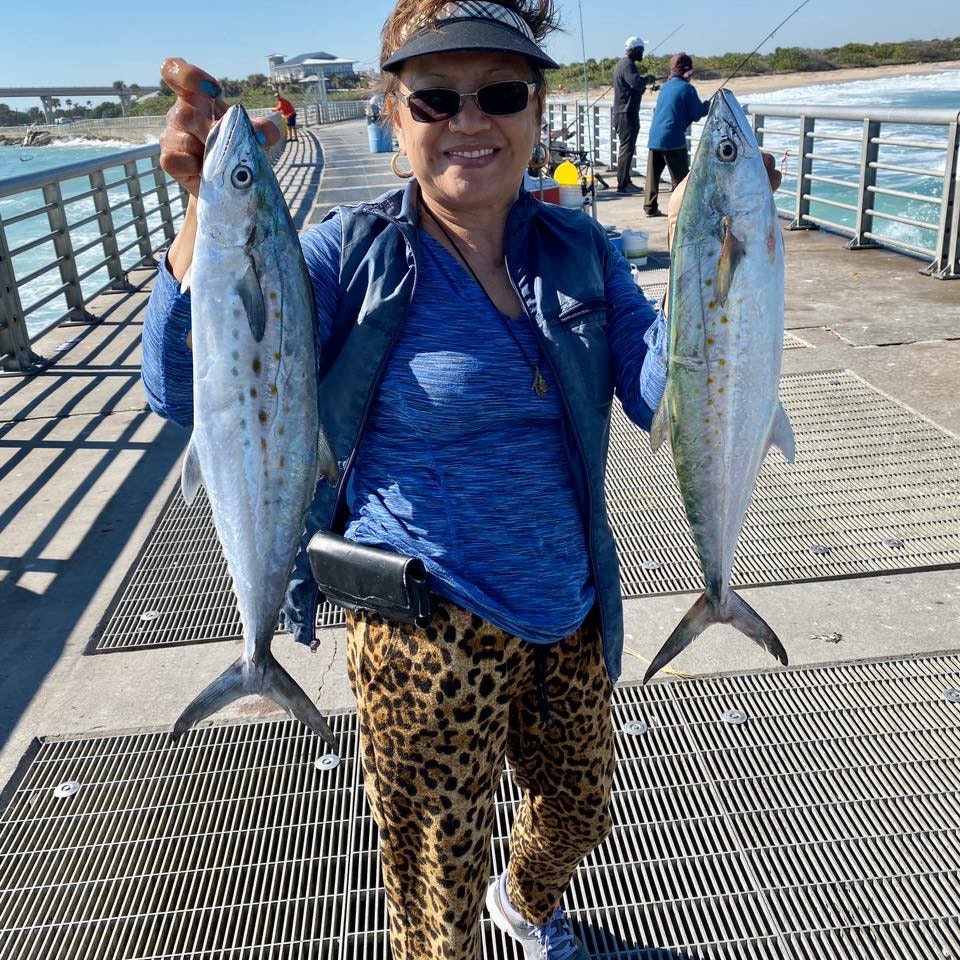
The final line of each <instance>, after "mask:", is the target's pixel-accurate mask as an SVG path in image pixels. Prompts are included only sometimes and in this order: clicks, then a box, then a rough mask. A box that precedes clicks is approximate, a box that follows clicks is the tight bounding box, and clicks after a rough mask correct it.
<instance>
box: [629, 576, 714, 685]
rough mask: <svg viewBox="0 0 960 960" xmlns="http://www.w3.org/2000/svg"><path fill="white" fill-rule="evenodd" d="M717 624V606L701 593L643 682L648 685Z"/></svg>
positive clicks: (662, 648)
mask: <svg viewBox="0 0 960 960" xmlns="http://www.w3.org/2000/svg"><path fill="white" fill-rule="evenodd" d="M717 622H718V620H717V615H716V604H714V602H713V601H712V600H711V599H710V598H709V597H708V596H707V594H706V593H701V594H700V596H699V597H697V599H696V600H695V601H694V603H693V606H692V607H691V608H690V609H689V610H688V611H687V612H686V613H685V614H684V616H683V619H682V620H681V621H680V622H679V623H678V624H677V625H676V627H674V630H673V633H671V634H670V636H669V637H668V638H667V642H666V643H665V644H664V645H663V646H662V647H661V648H660V651H659V652H658V653H657V655H656V656H655V657H654V658H653V662H652V663H651V664H650V666H649V667H648V668H647V672H646V673H645V674H644V676H643V682H644V683H646V682H647V681H648V680H649V679H650V678H651V677H652V676H654V675H655V674H656V673H657V672H658V671H659V670H660V669H661V668H663V667H665V666H666V665H667V664H668V663H669V662H670V661H671V660H672V659H673V658H674V657H675V656H676V655H677V654H678V653H680V652H681V651H683V650H685V649H686V648H687V647H689V646H690V644H691V643H693V641H694V640H696V639H697V637H699V636H700V634H701V633H703V631H704V630H706V629H707V627H709V626H710V624H712V623H717Z"/></svg>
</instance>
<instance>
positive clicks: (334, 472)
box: [317, 425, 340, 487]
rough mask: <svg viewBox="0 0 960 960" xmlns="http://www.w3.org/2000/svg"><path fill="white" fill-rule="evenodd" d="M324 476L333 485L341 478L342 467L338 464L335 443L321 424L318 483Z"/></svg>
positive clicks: (318, 447) (318, 442) (318, 443)
mask: <svg viewBox="0 0 960 960" xmlns="http://www.w3.org/2000/svg"><path fill="white" fill-rule="evenodd" d="M321 477H323V478H324V479H325V480H326V481H327V483H329V484H330V486H331V487H335V486H336V485H337V481H338V480H339V479H340V468H339V467H338V466H337V457H336V454H334V452H333V444H331V443H330V438H329V437H328V436H327V432H326V430H324V429H323V426H322V425H321V427H320V431H319V433H318V434H317V483H319V482H320V478H321Z"/></svg>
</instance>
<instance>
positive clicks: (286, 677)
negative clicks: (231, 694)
mask: <svg viewBox="0 0 960 960" xmlns="http://www.w3.org/2000/svg"><path fill="white" fill-rule="evenodd" d="M261 692H262V693H263V695H264V696H265V697H269V698H270V699H271V700H272V701H273V702H274V703H276V704H279V705H280V706H281V707H283V709H284V710H286V711H287V713H289V714H290V716H292V717H294V718H295V719H296V720H299V721H300V722H301V723H302V724H303V725H304V726H306V727H309V728H310V729H311V730H312V731H313V732H314V733H315V734H316V735H317V736H318V737H320V739H321V740H323V741H324V742H325V743H326V744H327V746H329V747H330V749H331V750H333V751H334V752H336V751H337V738H336V737H335V736H334V735H333V731H332V730H331V729H330V727H329V726H328V724H327V721H326V720H324V719H323V715H322V714H321V713H320V711H319V710H318V709H317V708H316V706H315V705H314V703H313V701H312V700H311V699H310V698H309V697H308V696H307V695H306V694H305V693H304V692H303V690H302V689H301V688H300V685H299V684H298V683H297V681H296V680H294V679H293V677H291V676H290V674H289V673H287V671H286V670H284V669H283V667H281V666H280V664H279V663H278V662H277V661H276V660H275V659H274V658H273V656H272V655H268V658H267V661H266V663H265V665H264V670H263V690H262V691H261Z"/></svg>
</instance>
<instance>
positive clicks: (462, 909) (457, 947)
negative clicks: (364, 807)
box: [347, 598, 614, 960]
mask: <svg viewBox="0 0 960 960" xmlns="http://www.w3.org/2000/svg"><path fill="white" fill-rule="evenodd" d="M347 621H348V622H347V637H348V671H349V676H350V682H351V684H352V686H353V691H354V694H355V695H356V698H357V706H358V713H359V721H360V754H361V763H362V767H363V778H364V786H365V788H366V792H367V798H368V799H369V801H370V806H371V809H372V811H373V816H374V820H375V821H376V823H377V826H378V827H379V829H380V855H381V864H382V868H383V879H384V886H385V887H386V891H387V905H388V914H389V921H390V945H391V950H392V953H393V958H394V960H478V958H479V957H480V937H479V920H480V912H481V910H482V908H483V902H484V895H485V890H486V885H487V883H488V882H489V878H490V874H491V856H490V842H491V835H492V831H493V823H494V817H495V812H496V811H495V804H494V796H495V793H496V790H497V787H498V785H499V782H500V776H501V773H502V770H503V760H504V755H506V756H507V757H508V758H509V761H510V767H511V770H512V772H513V777H514V780H515V782H516V783H517V784H518V785H519V786H520V788H521V789H522V791H523V801H522V803H521V804H520V807H519V810H518V811H517V815H516V818H515V820H514V825H513V831H512V834H511V837H510V860H509V865H508V868H507V893H508V895H509V897H510V900H511V902H512V903H513V904H514V905H515V906H516V908H517V909H518V910H519V912H520V913H521V914H522V915H523V916H524V917H525V918H526V919H527V920H528V921H529V922H531V923H536V924H538V925H541V924H543V923H545V922H546V921H547V919H549V917H550V916H551V914H552V913H553V910H554V907H555V906H556V904H557V902H558V900H559V899H560V897H561V895H562V894H563V892H564V890H565V889H566V887H567V885H568V884H569V882H570V878H571V877H572V876H573V872H574V870H575V869H576V867H577V865H578V864H579V863H580V861H581V860H582V859H583V858H584V857H585V856H586V855H587V854H588V853H589V852H590V851H591V850H592V849H593V848H594V847H595V846H596V845H597V844H599V843H600V842H601V841H602V840H603V838H604V837H605V836H606V835H607V834H608V833H609V831H610V826H611V822H610V814H609V810H608V806H609V798H610V787H611V782H612V779H613V766H614V759H613V727H612V723H611V718H610V695H611V691H612V684H611V683H610V681H609V679H608V676H607V672H606V669H605V667H604V662H603V651H602V646H601V638H600V629H599V623H598V617H597V615H596V613H595V612H594V613H593V614H591V615H590V616H589V617H588V618H587V620H586V621H585V622H584V624H583V626H581V627H580V629H579V630H577V631H576V632H574V633H573V634H571V635H570V636H569V637H567V638H566V639H565V640H562V641H560V642H559V643H557V644H554V645H551V646H547V647H543V646H540V647H537V646H536V645H534V644H531V643H528V642H526V641H523V640H520V639H518V638H517V637H514V636H511V635H510V634H507V633H505V632H504V631H502V630H500V629H498V628H496V627H494V626H492V625H491V624H489V623H487V622H486V621H485V620H483V619H481V618H480V617H478V616H476V615H474V614H471V613H469V612H467V611H466V610H463V609H461V608H460V607H457V606H455V605H454V604H452V603H449V602H448V601H444V600H442V599H437V598H434V613H433V619H432V622H431V625H430V627H428V628H427V629H426V630H423V629H420V628H417V627H415V626H412V625H409V624H399V623H394V622H389V621H386V620H384V619H383V618H382V617H380V616H379V615H378V614H374V613H368V612H358V613H356V614H348V617H347ZM538 651H539V652H538Z"/></svg>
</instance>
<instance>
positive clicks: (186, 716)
mask: <svg viewBox="0 0 960 960" xmlns="http://www.w3.org/2000/svg"><path fill="white" fill-rule="evenodd" d="M248 683H249V680H248V678H247V675H246V672H245V671H244V669H243V658H242V657H241V658H240V659H239V660H237V661H236V662H235V663H233V664H231V665H230V666H229V667H227V669H226V670H224V672H223V673H221V674H220V676H219V677H217V679H216V680H214V681H213V683H211V684H210V686H209V687H207V688H206V689H205V690H203V691H202V692H201V693H200V695H199V696H197V697H195V698H194V699H193V700H191V701H190V704H189V705H188V706H187V709H186V710H184V711H183V713H181V714H180V716H179V717H178V718H177V721H176V723H174V725H173V734H172V736H173V738H174V739H176V738H177V737H180V736H182V735H183V734H184V733H186V732H187V731H188V730H189V729H190V728H191V727H192V726H194V725H195V724H197V723H199V722H200V721H201V720H203V719H204V718H205V717H209V716H210V714H211V713H216V712H217V711H218V710H220V709H222V708H223V707H225V706H226V705H227V704H228V703H233V701H234V700H238V699H239V698H240V697H245V696H246V695H247V694H248V693H254V692H255V691H254V690H248V689H247V686H248Z"/></svg>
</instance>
